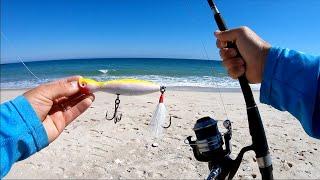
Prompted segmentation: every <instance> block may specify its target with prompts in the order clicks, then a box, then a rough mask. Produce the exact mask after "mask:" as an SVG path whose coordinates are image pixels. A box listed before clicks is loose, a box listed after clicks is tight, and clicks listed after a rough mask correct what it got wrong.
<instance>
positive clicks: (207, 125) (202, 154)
mask: <svg viewBox="0 0 320 180" xmlns="http://www.w3.org/2000/svg"><path fill="white" fill-rule="evenodd" d="M223 126H224V127H225V128H226V129H227V132H225V133H224V134H223V139H224V142H223V140H222V135H221V133H220V132H219V129H218V126H217V121H216V120H214V119H212V118H210V117H203V118H201V119H199V120H197V122H196V124H195V125H194V128H193V130H194V132H195V134H196V137H197V140H195V141H193V140H192V136H189V137H187V139H186V140H187V141H188V143H189V145H190V146H191V148H192V150H193V154H194V157H195V158H196V159H197V160H198V161H201V162H208V166H209V170H210V174H209V175H208V177H207V179H232V178H233V177H234V175H235V174H236V172H237V170H238V168H239V166H240V163H241V161H242V158H243V154H244V153H245V152H247V151H249V150H253V147H252V145H250V146H246V147H244V148H242V149H241V151H240V153H239V154H238V156H237V158H236V159H231V158H230V153H231V143H230V140H231V137H232V128H231V122H230V121H229V120H225V121H224V122H223ZM223 144H225V149H223Z"/></svg>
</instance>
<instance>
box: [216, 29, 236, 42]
mask: <svg viewBox="0 0 320 180" xmlns="http://www.w3.org/2000/svg"><path fill="white" fill-rule="evenodd" d="M238 34H239V29H231V30H226V31H216V32H214V35H215V36H216V37H217V39H219V40H220V41H235V40H237V38H238Z"/></svg>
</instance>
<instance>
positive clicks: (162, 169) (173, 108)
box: [1, 89, 320, 179]
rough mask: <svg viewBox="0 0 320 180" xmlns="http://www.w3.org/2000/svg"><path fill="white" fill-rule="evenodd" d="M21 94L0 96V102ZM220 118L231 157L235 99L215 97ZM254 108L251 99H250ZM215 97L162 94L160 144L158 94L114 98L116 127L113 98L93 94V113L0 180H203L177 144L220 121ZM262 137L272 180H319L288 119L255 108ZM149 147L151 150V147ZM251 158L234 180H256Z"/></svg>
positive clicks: (238, 112) (241, 124) (242, 125)
mask: <svg viewBox="0 0 320 180" xmlns="http://www.w3.org/2000/svg"><path fill="white" fill-rule="evenodd" d="M24 91H25V90H1V102H4V101H7V100H9V99H11V98H14V97H16V96H18V95H20V94H22V93H23V92H24ZM221 95H222V98H223V101H224V104H225V108H226V110H227V116H228V118H229V119H230V120H231V121H232V126H233V138H232V141H231V143H232V147H233V152H232V154H233V155H237V154H238V152H239V150H240V149H241V148H242V147H243V146H245V145H249V144H250V142H251V139H250V135H249V131H248V123H247V119H246V110H245V105H244V100H243V97H242V94H241V93H240V92H223V93H222V94H221ZM254 95H255V98H256V100H257V101H258V98H259V92H255V93H254ZM219 96H220V95H219V93H218V92H210V91H206V92H204V91H203V92H200V91H195V90H192V89H189V90H184V91H177V90H174V91H170V90H168V91H167V92H166V99H165V103H166V106H167V109H168V111H169V113H170V114H171V115H173V116H174V117H175V118H173V119H172V126H171V127H170V128H169V129H166V130H165V131H164V135H163V137H162V138H161V139H153V138H152V136H151V135H150V133H149V131H148V123H149V122H150V118H151V115H152V112H153V110H154V108H155V106H156V105H157V101H158V97H159V94H158V93H154V94H150V95H145V96H136V97H126V96H121V97H120V98H121V104H120V111H121V112H122V113H123V117H122V120H121V121H120V122H119V123H117V124H114V123H113V122H112V121H107V120H105V118H104V116H105V113H106V111H107V110H108V111H109V112H112V111H113V107H114V104H113V103H114V99H115V96H114V95H111V94H106V93H97V94H96V100H95V102H94V103H93V105H92V106H91V107H90V108H89V109H88V111H86V112H85V113H84V114H83V115H81V116H80V117H79V118H78V119H76V120H75V121H74V122H72V123H71V124H70V125H69V126H68V127H67V128H66V129H65V131H64V132H63V133H62V134H61V136H60V137H59V138H58V139H57V140H56V141H55V142H53V143H52V144H50V145H49V146H48V147H47V148H45V149H43V150H42V151H40V152H38V153H37V154H35V155H33V156H32V157H30V158H28V159H26V160H24V161H21V162H18V163H16V164H15V165H14V166H13V167H12V169H11V171H10V173H9V174H8V175H7V176H6V177H5V178H7V179H11V178H12V179H18V178H23V179H25V178H33V179H48V178H58V179H61V178H76V179H78V178H91V179H93V178H94V179H95V178H103V179H114V178H115V179H119V178H121V179H145V178H146V179H203V178H206V176H207V175H208V172H209V171H208V167H207V163H203V162H198V161H196V160H195V158H194V156H193V153H192V151H191V148H190V147H189V146H186V145H185V144H184V140H185V138H186V137H187V136H189V135H192V136H194V132H193V131H192V128H193V126H194V123H195V122H196V120H197V119H199V118H201V117H203V116H211V117H213V118H214V119H216V120H219V123H220V124H219V129H220V131H223V129H224V128H223V127H222V121H223V120H224V119H226V114H225V113H224V109H223V106H222V102H221V100H220V97H219ZM258 106H259V108H260V113H261V116H262V119H263V122H264V126H265V129H266V134H267V138H268V142H269V146H270V152H271V155H272V159H273V167H274V171H273V172H274V177H275V178H276V179H319V178H320V141H319V140H316V139H313V138H310V137H309V136H308V135H307V134H306V133H305V132H304V131H303V129H302V127H301V125H300V123H299V122H298V121H297V120H296V119H295V118H294V117H293V116H291V115H290V114H288V113H286V112H280V111H278V110H275V109H274V108H272V107H269V106H267V105H264V104H260V103H258ZM152 143H157V144H158V146H157V147H153V146H152ZM255 161H256V159H255V157H254V153H253V152H249V153H247V154H245V156H244V159H243V162H242V164H241V166H240V168H239V170H238V173H237V174H236V176H235V178H237V179H238V178H241V179H252V178H260V173H259V170H258V167H257V163H256V162H255Z"/></svg>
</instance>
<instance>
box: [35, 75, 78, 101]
mask: <svg viewBox="0 0 320 180" xmlns="http://www.w3.org/2000/svg"><path fill="white" fill-rule="evenodd" d="M79 78H80V76H73V77H69V78H66V79H62V80H58V81H54V82H51V83H48V84H44V85H42V87H41V88H42V90H43V91H44V92H45V96H46V97H48V98H49V99H51V100H54V99H58V98H61V97H64V96H65V97H68V96H72V95H74V94H76V93H77V92H79V87H78V82H77V81H78V79H79Z"/></svg>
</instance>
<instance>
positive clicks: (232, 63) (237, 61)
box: [223, 58, 245, 79]
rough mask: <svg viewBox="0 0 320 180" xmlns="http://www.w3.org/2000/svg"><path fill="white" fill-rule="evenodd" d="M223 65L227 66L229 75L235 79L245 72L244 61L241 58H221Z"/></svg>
mask: <svg viewBox="0 0 320 180" xmlns="http://www.w3.org/2000/svg"><path fill="white" fill-rule="evenodd" d="M223 65H224V66H225V67H226V68H227V71H228V73H229V75H230V76H231V77H232V78H233V79H236V78H238V77H240V76H241V75H242V74H244V73H245V66H244V61H243V59H242V58H230V59H225V60H223Z"/></svg>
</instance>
